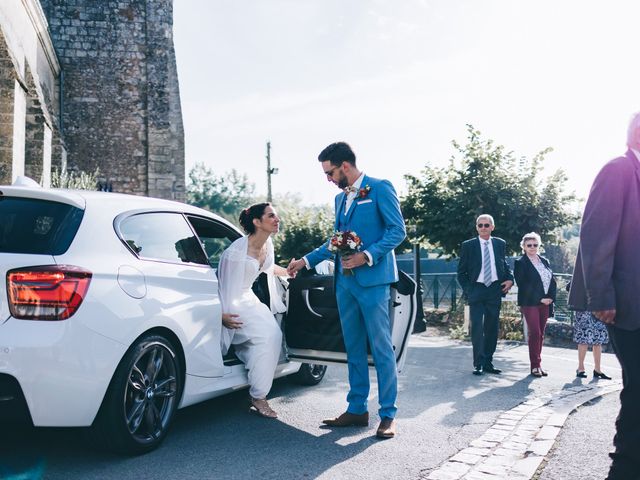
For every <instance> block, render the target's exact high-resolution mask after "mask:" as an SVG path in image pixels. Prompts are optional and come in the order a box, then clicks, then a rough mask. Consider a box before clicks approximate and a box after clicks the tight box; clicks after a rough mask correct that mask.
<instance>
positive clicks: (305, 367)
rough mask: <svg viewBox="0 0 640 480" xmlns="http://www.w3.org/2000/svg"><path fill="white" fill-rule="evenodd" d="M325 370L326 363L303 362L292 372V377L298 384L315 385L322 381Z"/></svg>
mask: <svg viewBox="0 0 640 480" xmlns="http://www.w3.org/2000/svg"><path fill="white" fill-rule="evenodd" d="M326 372H327V366H326V365H320V364H318V363H303V364H302V365H301V366H300V370H298V371H297V372H296V373H295V374H294V376H293V379H294V380H295V381H296V383H299V384H300V385H317V384H318V383H320V382H321V381H322V379H323V378H324V374H325V373H326Z"/></svg>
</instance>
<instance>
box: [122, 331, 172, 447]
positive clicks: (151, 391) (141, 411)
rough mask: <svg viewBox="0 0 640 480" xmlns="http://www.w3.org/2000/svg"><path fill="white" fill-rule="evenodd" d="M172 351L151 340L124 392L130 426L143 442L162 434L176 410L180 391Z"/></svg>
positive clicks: (133, 434) (134, 366)
mask: <svg viewBox="0 0 640 480" xmlns="http://www.w3.org/2000/svg"><path fill="white" fill-rule="evenodd" d="M174 357H175V355H174V354H173V352H171V351H170V350H168V349H167V347H166V345H164V344H163V343H160V342H151V343H149V344H147V345H145V348H144V349H143V350H142V351H141V352H140V353H139V355H138V357H137V358H136V359H135V361H134V363H133V365H132V367H131V370H130V371H129V375H128V381H127V386H126V388H125V392H124V404H123V407H124V415H125V419H126V424H127V429H128V430H129V433H130V434H131V436H132V437H134V438H135V439H136V440H137V441H138V442H140V443H143V444H144V443H149V442H153V441H155V440H157V439H158V438H160V437H161V435H162V433H163V432H164V430H165V429H166V428H167V426H168V425H169V422H170V420H171V416H172V414H173V412H174V411H175V407H176V405H175V404H176V402H177V393H178V390H177V389H178V382H177V381H176V378H177V375H178V373H177V368H176V362H175V359H174Z"/></svg>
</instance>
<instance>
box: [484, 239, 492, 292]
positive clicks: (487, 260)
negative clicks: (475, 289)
mask: <svg viewBox="0 0 640 480" xmlns="http://www.w3.org/2000/svg"><path fill="white" fill-rule="evenodd" d="M482 257H483V259H482V270H483V272H484V284H485V285H486V286H487V287H488V286H489V285H491V283H493V282H491V255H490V254H489V242H484V251H483V255H482Z"/></svg>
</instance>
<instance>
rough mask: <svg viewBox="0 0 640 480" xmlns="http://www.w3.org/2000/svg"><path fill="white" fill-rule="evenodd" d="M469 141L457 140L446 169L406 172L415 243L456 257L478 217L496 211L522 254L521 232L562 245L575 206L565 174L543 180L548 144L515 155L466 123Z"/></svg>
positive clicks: (406, 207)
mask: <svg viewBox="0 0 640 480" xmlns="http://www.w3.org/2000/svg"><path fill="white" fill-rule="evenodd" d="M467 133H468V142H467V144H466V145H460V144H458V143H457V142H456V141H453V142H452V143H453V146H454V149H455V150H456V154H454V155H453V156H452V158H451V160H450V165H449V166H448V167H447V168H436V167H432V166H429V165H427V166H426V167H425V168H424V170H423V171H422V174H421V176H420V177H416V176H413V175H406V176H405V178H406V180H407V183H408V193H407V195H406V196H405V197H404V198H403V199H402V210H403V213H404V216H405V219H406V220H407V223H408V224H413V225H415V226H416V230H415V234H414V235H413V237H414V241H420V242H425V241H428V242H430V243H431V244H433V245H435V246H437V247H441V248H442V250H443V252H444V253H447V254H453V255H456V254H457V253H458V249H459V247H460V243H461V242H462V241H463V240H465V239H467V238H470V237H471V236H473V235H474V234H475V232H476V230H475V220H476V217H477V216H478V215H480V214H482V213H488V214H491V215H492V216H493V217H494V219H495V223H496V230H495V235H496V236H499V237H502V238H503V239H504V240H506V242H507V248H508V249H509V251H510V252H512V253H516V252H520V239H521V238H522V235H524V234H525V233H528V232H532V231H535V232H537V233H539V234H540V236H541V237H542V240H543V242H544V243H550V244H561V243H562V238H560V233H561V229H562V227H564V226H566V225H570V224H571V223H572V222H574V221H575V220H576V219H577V215H576V214H575V213H574V212H573V211H572V210H571V208H572V205H573V203H574V202H575V195H574V194H573V193H570V194H566V193H564V191H563V185H564V183H565V182H566V179H567V178H566V175H565V173H564V172H563V171H562V170H557V171H556V172H555V173H553V174H552V175H551V176H550V177H548V178H546V179H542V178H540V169H541V166H542V164H543V162H544V157H545V155H547V154H548V153H549V152H550V151H551V149H550V148H547V149H545V150H543V151H541V152H540V153H538V154H537V155H536V156H534V157H533V158H532V159H530V160H529V159H527V158H525V157H520V158H516V157H515V156H514V154H513V152H507V151H505V149H504V147H503V146H501V145H495V144H494V142H493V141H492V140H484V139H482V138H481V134H480V132H479V131H478V130H476V129H474V128H473V126H472V125H467Z"/></svg>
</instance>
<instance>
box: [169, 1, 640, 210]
mask: <svg viewBox="0 0 640 480" xmlns="http://www.w3.org/2000/svg"><path fill="white" fill-rule="evenodd" d="M173 33H174V42H175V47H176V57H177V65H178V77H179V82H180V92H181V102H182V112H183V118H184V127H185V151H186V168H187V173H188V172H189V170H190V169H191V168H192V167H193V165H194V164H196V163H197V162H198V163H204V164H205V165H206V166H208V167H210V168H212V169H213V170H214V171H215V172H216V174H219V175H222V174H224V173H225V172H228V171H229V170H231V169H232V168H235V169H236V170H238V171H239V172H240V173H246V174H247V175H248V177H249V180H250V181H252V182H254V183H255V185H256V193H258V194H263V195H266V191H267V179H266V178H267V175H266V168H267V167H266V159H265V154H266V142H267V140H269V141H270V142H271V163H272V166H273V167H277V168H278V169H279V171H278V174H277V175H274V176H273V177H272V188H273V193H274V195H278V194H285V193H288V192H291V193H298V194H299V195H300V196H301V198H302V201H303V202H304V203H306V204H325V203H332V201H333V197H334V196H335V194H336V193H337V189H336V187H335V186H334V185H332V184H330V183H329V182H327V180H326V177H325V176H324V175H323V174H322V170H321V166H320V163H319V162H318V161H317V157H318V154H319V153H320V151H321V150H322V149H323V148H324V147H325V146H327V145H329V144H330V143H333V142H335V141H346V142H348V143H349V144H350V145H351V146H352V147H353V149H354V151H355V153H356V156H357V163H358V167H359V168H361V169H362V170H363V171H365V173H367V174H368V175H370V176H373V177H378V178H387V179H389V180H391V181H392V182H393V183H394V185H395V186H396V189H397V190H398V191H399V192H400V193H401V194H402V193H403V192H405V191H406V182H405V180H404V175H406V174H413V175H419V173H420V171H421V170H422V169H423V168H424V166H425V165H426V164H427V163H428V164H429V165H432V166H445V165H447V164H448V161H449V159H450V158H451V156H452V155H453V154H454V148H453V146H452V144H451V141H452V140H454V139H455V140H457V141H458V142H462V143H464V142H465V139H466V124H472V125H473V126H474V127H475V128H476V129H478V130H480V131H481V132H482V134H483V137H484V138H491V139H493V140H494V141H495V142H496V143H497V144H501V145H504V146H505V148H506V149H507V150H512V151H513V152H514V153H515V155H516V156H517V157H520V156H526V157H529V158H531V157H533V156H534V155H535V154H536V153H538V152H539V151H541V150H542V149H544V148H546V147H553V149H554V151H553V152H552V153H551V154H549V155H548V156H547V157H546V158H547V160H546V162H545V172H543V175H544V176H546V175H548V174H550V173H551V172H552V171H555V170H556V169H557V168H563V169H564V170H565V172H566V173H567V175H568V177H569V180H568V182H567V184H566V190H567V191H575V192H576V193H577V194H578V195H579V196H581V197H583V198H584V197H586V196H587V194H588V191H589V188H590V186H591V183H592V181H593V179H594V177H595V175H596V174H597V172H598V170H599V169H600V167H601V166H602V165H603V164H604V163H605V162H606V161H607V160H609V159H611V158H613V157H615V156H618V155H620V154H623V153H624V152H625V151H626V146H625V142H626V130H627V125H628V122H629V119H630V117H631V115H632V114H633V113H634V112H636V111H640V88H639V87H638V85H639V83H638V82H639V81H640V61H639V59H640V48H639V46H640V2H638V1H637V0H623V1H616V0H611V1H608V2H603V1H592V0H580V1H577V0H562V1H557V0H555V1H548V0H537V1H531V0H529V1H522V0H402V1H398V0H369V1H365V0H349V1H344V0H174V32H173ZM632 87H634V88H632Z"/></svg>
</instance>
